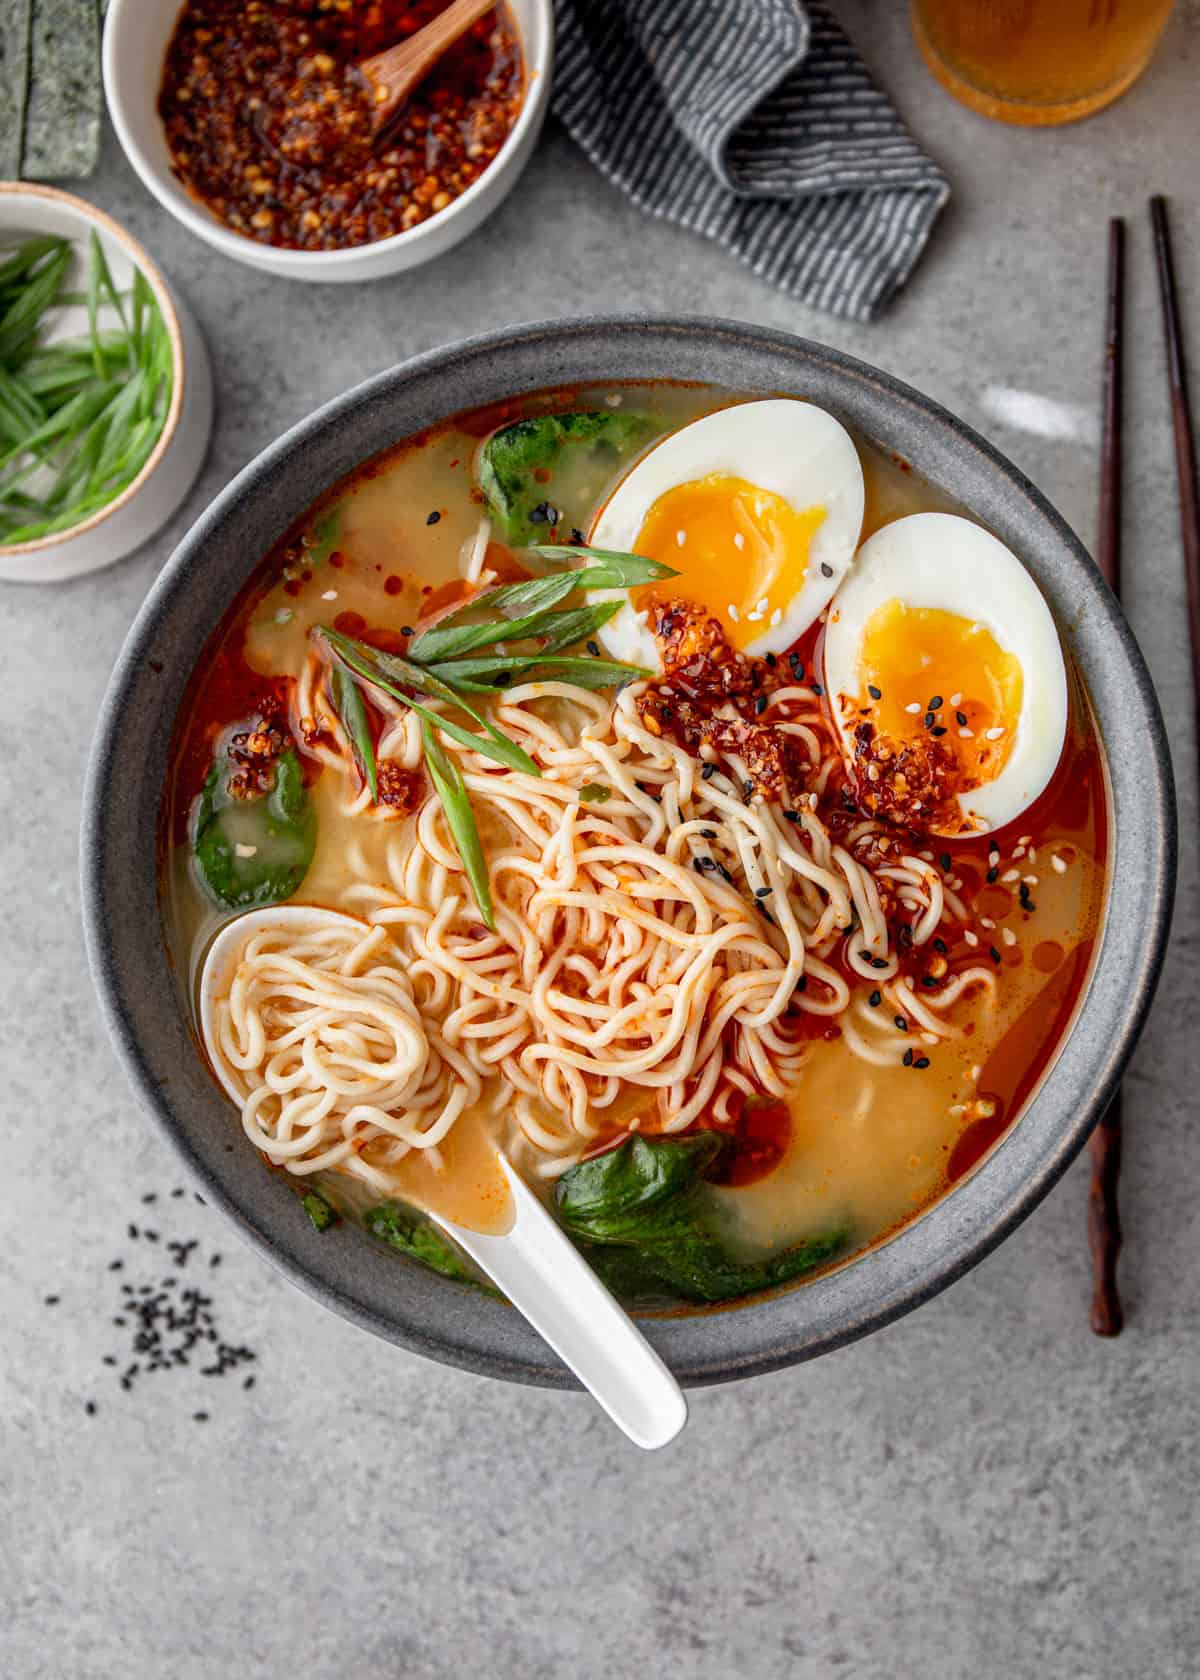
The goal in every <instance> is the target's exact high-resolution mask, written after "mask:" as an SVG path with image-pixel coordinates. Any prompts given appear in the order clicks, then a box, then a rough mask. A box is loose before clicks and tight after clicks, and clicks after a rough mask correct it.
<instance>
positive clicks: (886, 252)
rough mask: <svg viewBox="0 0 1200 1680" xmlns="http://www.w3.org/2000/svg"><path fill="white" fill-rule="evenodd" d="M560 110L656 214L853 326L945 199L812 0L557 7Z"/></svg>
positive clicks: (592, 153) (639, 1) (660, 0)
mask: <svg viewBox="0 0 1200 1680" xmlns="http://www.w3.org/2000/svg"><path fill="white" fill-rule="evenodd" d="M557 55H558V65H557V69H556V71H555V79H554V110H555V112H556V114H557V115H558V116H559V117H560V118H561V120H562V122H563V123H564V124H565V126H566V128H567V130H568V132H569V133H570V134H571V135H572V136H573V137H574V139H575V140H577V141H578V143H579V144H580V145H581V146H582V147H583V150H584V151H585V152H586V153H587V155H588V157H590V158H591V160H592V162H593V163H595V164H596V165H597V166H598V168H600V169H601V170H602V171H603V173H604V174H605V175H607V176H608V177H609V179H610V180H612V181H614V182H615V183H616V184H617V185H618V186H620V187H622V188H623V189H624V190H625V191H626V192H627V193H628V194H629V196H630V197H631V198H632V199H633V201H634V202H635V203H636V204H638V205H640V206H641V208H642V209H643V210H648V211H649V212H650V213H651V215H654V216H662V217H664V218H665V219H666V220H668V221H672V222H678V223H679V224H680V225H681V226H683V227H686V228H689V229H691V230H692V231H694V232H696V233H702V234H705V235H706V236H707V237H708V238H710V239H715V240H717V241H718V243H720V244H721V245H724V246H725V247H726V248H727V249H728V250H730V251H733V252H734V253H735V254H736V255H737V256H739V257H740V258H741V259H742V261H743V262H746V263H748V264H749V265H750V267H751V268H752V269H753V270H754V272H755V273H756V274H759V275H761V276H762V277H763V279H765V280H769V281H771V282H772V283H773V284H774V285H777V286H780V287H782V288H783V289H784V290H785V291H787V292H789V293H791V295H792V296H793V297H797V298H800V299H801V300H802V301H803V302H805V303H812V304H816V305H818V306H819V307H820V308H822V309H828V310H830V311H832V312H833V313H834V314H835V315H844V316H847V317H849V318H850V319H851V320H854V321H870V320H873V319H874V318H875V316H876V315H877V314H878V313H879V311H880V310H881V309H882V308H883V307H884V305H885V304H886V303H887V302H888V300H889V299H890V298H891V297H892V296H893V295H894V294H895V292H896V291H897V290H898V288H899V287H900V286H902V285H903V284H904V282H905V280H906V279H907V278H908V276H909V274H910V272H911V270H912V268H913V266H914V264H915V263H916V261H917V259H918V257H919V256H920V254H921V252H922V250H923V249H924V247H925V242H926V240H927V239H928V238H929V235H930V233H931V232H932V230H933V225H934V223H935V222H936V220H937V218H938V215H939V213H940V211H941V209H942V206H943V205H944V204H945V202H946V200H947V198H948V197H949V195H950V187H949V184H948V182H947V180H946V177H945V176H944V175H943V174H942V172H941V170H940V169H939V168H938V167H937V165H936V164H935V163H934V162H933V161H932V160H931V159H930V158H928V157H926V156H925V154H924V152H922V151H921V149H920V147H919V146H918V145H917V144H916V142H915V141H914V140H913V138H912V136H911V135H910V134H909V133H908V131H907V129H906V128H905V127H904V125H903V123H902V122H901V121H900V118H899V117H898V116H897V115H896V112H895V111H894V110H893V109H892V106H891V105H890V104H889V102H888V100H887V99H886V98H885V96H884V95H883V94H882V93H881V92H880V91H879V89H878V88H877V87H876V86H875V84H874V83H873V82H872V80H871V78H870V76H869V75H868V74H867V71H866V69H865V68H864V66H863V63H862V60H861V59H860V58H859V56H858V54H857V53H856V52H855V50H854V48H853V47H852V46H851V44H850V42H849V41H848V40H847V39H846V37H845V35H844V34H843V33H842V31H841V30H840V29H839V28H838V26H837V24H836V23H834V21H833V19H832V18H831V17H830V15H829V13H828V11H827V10H826V8H825V7H824V6H823V5H818V4H816V3H815V0H558V45H557Z"/></svg>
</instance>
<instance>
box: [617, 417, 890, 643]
mask: <svg viewBox="0 0 1200 1680" xmlns="http://www.w3.org/2000/svg"><path fill="white" fill-rule="evenodd" d="M712 473H720V474H723V475H728V476H730V477H733V478H741V479H744V480H745V481H746V482H747V483H748V484H753V485H755V486H756V487H757V488H758V489H761V490H768V491H771V492H772V493H773V494H774V495H777V496H779V497H781V498H782V499H783V500H784V501H786V502H788V503H790V505H791V507H792V508H793V509H794V510H795V511H796V512H797V513H803V512H805V511H807V510H808V509H809V508H813V507H822V508H824V510H825V517H824V519H823V520H822V521H821V523H820V525H819V526H818V527H817V529H816V531H815V532H814V533H813V536H812V541H811V543H810V544H809V553H808V567H807V570H806V572H805V578H804V584H803V587H802V588H801V589H800V591H799V592H798V593H797V594H796V595H795V596H794V598H793V599H792V600H791V602H790V603H789V604H788V606H787V607H786V608H785V610H784V613H783V618H782V621H781V622H780V623H779V624H777V625H775V626H774V627H771V626H769V625H767V624H764V625H763V629H762V634H761V635H759V636H757V637H756V638H755V640H754V641H753V642H752V643H750V644H749V645H748V646H747V648H746V650H745V651H746V652H748V653H752V654H764V653H779V652H781V651H782V650H783V649H784V648H787V647H790V646H791V645H792V643H793V642H794V641H795V640H796V638H797V637H798V636H801V635H803V633H804V631H805V630H807V629H808V627H809V625H810V624H812V622H813V621H814V619H816V617H817V616H818V614H819V613H821V612H822V611H823V609H824V608H825V607H826V606H827V605H828V603H829V600H830V598H831V597H832V595H833V592H834V590H835V589H836V588H837V586H838V584H839V583H840V582H841V580H842V578H843V577H844V576H845V573H846V570H847V568H848V566H849V565H850V562H851V560H852V559H853V557H854V550H855V548H856V547H857V546H858V539H859V534H860V532H861V531H862V520H863V500H864V490H863V474H862V463H861V462H860V461H859V458H858V450H857V449H856V448H855V447H854V442H853V440H852V439H851V437H850V434H849V433H848V432H847V431H846V429H845V427H844V426H842V425H841V424H840V423H839V422H838V421H837V420H835V419H834V418H833V416H832V414H826V412H825V410H824V409H821V408H816V407H814V406H813V404H812V403H806V402H797V401H795V400H794V399H793V398H790V397H775V398H769V399H767V400H765V401H763V402H748V403H739V404H738V405H737V406H736V407H734V408H724V409H720V410H718V412H717V413H715V414H706V415H705V416H704V417H703V419H701V420H693V421H692V422H691V424H690V425H687V426H684V427H682V428H681V429H680V430H679V431H677V432H673V433H672V434H671V436H670V437H667V438H664V439H663V440H662V442H661V443H658V444H656V445H655V446H654V448H652V449H651V450H650V451H649V453H648V454H646V455H643V456H642V458H641V460H640V461H638V462H637V463H636V464H635V465H634V466H633V467H632V468H631V470H630V471H629V472H628V473H627V474H626V476H625V477H624V478H623V479H622V481H621V482H620V484H618V486H617V488H616V489H615V490H614V492H613V494H612V496H611V497H610V498H609V500H608V503H607V504H606V506H605V507H603V508H602V509H601V511H600V513H599V515H598V516H597V518H596V520H595V521H594V523H593V526H592V530H591V534H590V537H589V541H590V542H591V543H593V544H594V545H595V546H596V547H597V548H612V549H618V550H620V551H621V552H622V553H626V554H628V553H636V552H637V539H638V536H639V534H640V532H641V529H642V526H643V525H644V524H645V521H646V516H647V514H648V513H649V512H650V509H651V508H652V507H653V506H654V504H655V502H656V501H657V500H658V498H659V497H660V496H662V495H664V494H665V493H666V492H667V491H668V490H673V489H675V488H676V487H677V486H678V485H681V484H690V483H692V482H694V481H695V480H696V479H701V478H707V477H708V476H709V475H710V474H712ZM826 568H827V571H828V575H826ZM621 594H622V592H621V591H613V592H612V597H613V598H617V597H618V596H620V595H621ZM679 594H680V596H681V597H682V598H683V599H686V598H687V578H686V575H681V577H680V579H679ZM597 598H600V599H603V598H604V597H603V596H602V595H600V593H599V592H597ZM599 634H600V639H601V641H602V642H603V643H604V645H605V648H606V649H607V651H608V652H609V653H610V654H611V655H612V657H613V658H614V659H620V660H624V661H627V662H628V663H631V664H636V665H644V666H646V667H647V668H648V669H650V670H659V669H660V668H661V660H660V658H659V653H658V647H657V644H656V643H655V640H654V635H653V633H652V631H651V629H650V627H649V625H648V623H647V615H646V614H645V613H644V612H636V611H635V610H634V608H633V607H632V606H631V605H630V603H629V601H628V600H627V599H626V600H625V601H624V604H623V605H622V608H621V611H620V612H618V613H615V614H614V615H613V617H612V618H611V619H610V620H609V622H608V623H607V624H606V625H605V626H604V627H603V629H602V630H601V631H600V633H599Z"/></svg>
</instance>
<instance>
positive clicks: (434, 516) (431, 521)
mask: <svg viewBox="0 0 1200 1680" xmlns="http://www.w3.org/2000/svg"><path fill="white" fill-rule="evenodd" d="M441 517H442V516H441V514H440V513H439V512H438V510H437V509H436V508H434V510H433V512H432V513H431V514H430V515H429V517H428V518H427V519H426V521H425V523H426V525H436V524H437V522H438V520H439V519H440V518H441Z"/></svg>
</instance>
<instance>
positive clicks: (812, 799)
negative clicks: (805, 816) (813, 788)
mask: <svg viewBox="0 0 1200 1680" xmlns="http://www.w3.org/2000/svg"><path fill="white" fill-rule="evenodd" d="M817 804H818V798H817V795H816V794H815V793H810V794H809V796H808V808H809V810H810V811H815V810H816V808H817Z"/></svg>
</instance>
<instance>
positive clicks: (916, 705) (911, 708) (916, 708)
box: [904, 700, 921, 717]
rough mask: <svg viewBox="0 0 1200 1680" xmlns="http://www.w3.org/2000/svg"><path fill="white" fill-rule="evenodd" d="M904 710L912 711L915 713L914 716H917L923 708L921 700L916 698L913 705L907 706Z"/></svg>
mask: <svg viewBox="0 0 1200 1680" xmlns="http://www.w3.org/2000/svg"><path fill="white" fill-rule="evenodd" d="M904 710H905V711H906V712H911V713H912V714H913V716H914V717H916V716H917V714H918V713H919V712H920V710H921V702H920V701H919V700H914V701H913V703H912V705H911V706H905V708H904Z"/></svg>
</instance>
